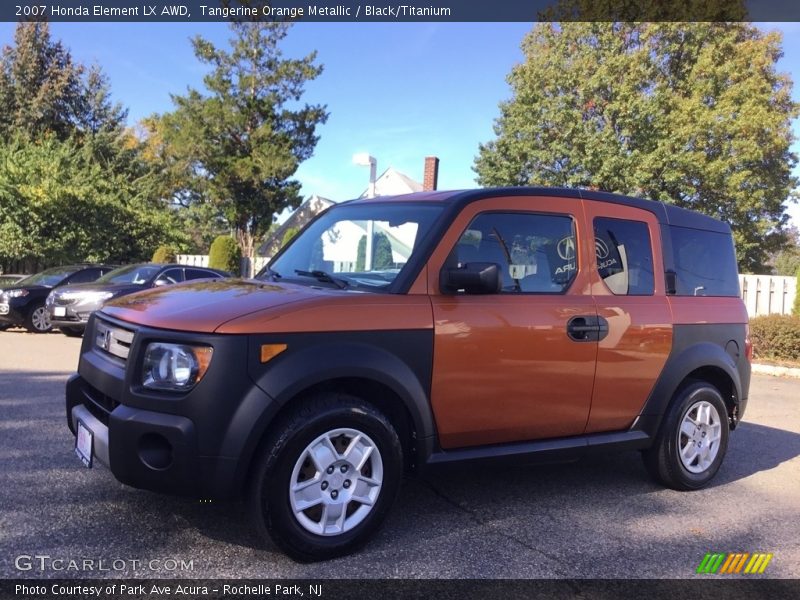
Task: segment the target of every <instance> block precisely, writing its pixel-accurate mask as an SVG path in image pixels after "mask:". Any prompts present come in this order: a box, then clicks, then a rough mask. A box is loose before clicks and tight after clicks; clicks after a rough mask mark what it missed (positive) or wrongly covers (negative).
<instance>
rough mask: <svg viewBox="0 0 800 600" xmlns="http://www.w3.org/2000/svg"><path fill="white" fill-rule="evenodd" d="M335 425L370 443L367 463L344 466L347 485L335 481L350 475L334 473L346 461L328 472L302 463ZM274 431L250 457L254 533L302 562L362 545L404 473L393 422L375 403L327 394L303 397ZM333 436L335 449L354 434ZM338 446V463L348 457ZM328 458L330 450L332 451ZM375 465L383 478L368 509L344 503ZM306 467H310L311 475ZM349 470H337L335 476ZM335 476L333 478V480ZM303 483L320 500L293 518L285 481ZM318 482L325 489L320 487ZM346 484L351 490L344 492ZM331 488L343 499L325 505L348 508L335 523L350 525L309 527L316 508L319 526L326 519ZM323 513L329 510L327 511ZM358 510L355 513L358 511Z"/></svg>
mask: <svg viewBox="0 0 800 600" xmlns="http://www.w3.org/2000/svg"><path fill="white" fill-rule="evenodd" d="M338 429H348V430H352V431H355V432H357V433H361V434H362V435H364V436H366V437H364V438H362V439H364V440H367V441H368V442H369V443H371V444H372V445H373V449H372V450H371V452H372V454H370V455H369V456H370V458H369V459H368V460H367V461H366V463H365V466H364V467H363V468H362V469H361V470H360V471H359V472H358V473H356V471H349V473H351V475H349V476H352V477H353V478H354V479H353V482H352V483H351V481H350V480H345V481H346V483H345V482H344V481H339V480H340V479H342V477H348V475H346V474H344V475H342V476H339V475H338V473H339V470H338V469H341V468H342V467H344V468H345V469H347V468H348V467H347V465H345V464H342V465H340V466H337V467H334V469H333V471H328V470H327V468H324V471H323V470H319V469H318V468H317V467H316V466H315V463H313V462H311V461H310V460H306V461H304V462H302V463H301V462H300V459H301V457H303V456H306V457H307V458H309V459H310V458H311V457H310V455H309V454H306V451H307V449H308V448H309V447H310V446H311V444H312V442H314V441H316V440H317V439H319V438H321V437H322V436H326V435H327V434H329V433H332V432H334V431H335V430H338ZM272 432H273V433H272V434H271V435H270V436H268V438H267V439H266V440H265V443H264V444H263V445H262V450H261V451H260V454H259V456H257V457H256V459H255V462H254V469H253V471H252V475H251V479H250V482H249V484H250V485H249V490H248V505H249V511H250V513H251V517H252V519H253V522H254V524H255V527H256V530H257V532H258V533H259V535H260V536H262V537H265V536H267V535H268V536H269V537H270V538H271V539H272V540H273V541H274V542H275V544H276V545H277V546H278V547H280V548H281V549H282V550H283V551H284V552H286V554H288V555H289V556H290V557H291V558H293V559H294V560H297V561H300V562H312V561H317V560H326V559H330V558H334V557H337V556H342V555H345V554H349V553H351V552H354V551H355V550H357V549H358V548H360V547H361V546H363V545H364V544H365V543H366V542H367V541H368V540H369V539H370V537H371V536H372V535H373V534H374V532H375V531H376V529H377V528H378V527H379V526H380V524H381V523H382V522H383V520H384V518H385V517H386V514H387V513H388V512H389V509H390V508H391V506H392V503H393V502H394V499H395V497H396V495H397V491H398V489H399V484H400V480H401V478H402V474H403V451H402V447H401V444H400V440H399V438H398V436H397V432H396V431H395V429H394V427H393V426H392V424H391V422H390V421H389V420H388V419H387V418H386V416H385V415H383V414H382V413H381V412H380V411H378V410H377V409H376V408H375V407H374V406H372V405H371V404H369V403H367V402H365V401H363V400H361V399H360V398H357V397H355V396H352V395H349V394H344V393H334V392H329V393H323V394H320V395H317V396H315V397H313V398H310V399H309V400H308V401H304V402H302V404H301V405H300V406H299V407H298V409H297V410H295V411H294V412H293V413H291V414H289V415H288V416H286V417H285V418H283V419H281V420H280V421H279V422H276V424H275V426H274V427H273V428H272ZM339 435H340V437H332V438H331V439H333V440H334V442H335V443H334V447H336V445H337V444H338V443H339V442H341V443H342V444H343V445H346V444H347V443H349V442H352V441H353V438H350V439H349V440H348V438H347V437H346V436H345V434H339ZM365 443H366V442H365ZM343 447H344V446H342V448H343ZM336 449H337V452H340V454H338V455H336V456H335V458H336V459H338V460H339V461H340V462H346V461H345V458H344V455H343V454H342V453H341V452H342V451H340V450H339V449H338V448H336ZM375 452H377V457H375ZM331 456H334V455H333V454H332V453H331ZM375 461H377V462H375ZM335 464H337V465H339V463H335ZM301 465H302V466H301ZM331 466H333V465H331ZM296 467H298V468H300V471H299V473H298V475H299V476H300V478H299V479H297V480H295V479H294V477H295V476H296V475H295V473H294V471H295V468H296ZM373 468H375V472H376V473H377V472H378V469H381V468H382V483H381V485H380V486H377V490H375V492H374V493H376V494H377V495H376V496H374V497H373V498H372V504H371V508H369V507H368V505H367V504H366V503H364V504H362V503H359V502H358V501H355V500H350V501H349V502H342V500H347V499H348V498H350V496H348V495H347V494H348V493H349V494H351V495H354V494H356V493H357V491H358V490H359V489H361V490H364V489H369V490H372V488H370V487H368V486H366V484H363V482H362V477H361V475H364V474H365V473H367V475H366V476H367V477H371V476H372V474H373V471H372V469H373ZM304 470H305V471H306V473H305V474H304ZM309 471H310V472H313V476H312V475H311V474H310V472H309ZM347 472H348V471H341V473H347ZM326 473H333V475H330V474H326ZM334 477H338V479H336V480H334V479H333V478H334ZM304 480H306V481H309V482H310V481H312V480H318V481H319V482H320V483H319V486H320V487H319V490H326V491H325V492H322V491H319V492H316V491H314V494H317V495H318V496H319V497H322V498H323V499H324V500H325V502H323V503H321V504H318V505H317V506H318V508H309V509H308V511H306V512H301V513H298V514H299V516H298V515H296V514H295V512H294V510H293V509H292V505H291V503H292V501H291V500H290V493H289V489H290V483H291V482H293V481H295V482H300V483H302V482H303V481H304ZM328 480H330V483H328ZM323 485H325V486H326V487H322V486H323ZM337 486H339V487H337ZM345 487H346V488H347V490H349V491H346V490H345ZM315 489H316V488H315ZM334 490H336V491H337V494H339V493H341V497H338V496H334V497H338V500H339V502H338V503H337V504H336V506H335V507H331V508H330V509H331V510H338V507H339V506H340V505H343V506H344V507H345V508H346V511H344V510H343V512H344V514H345V517H344V520H343V521H342V525H341V528H342V529H345V528H346V527H347V526H348V521H351V523H355V524H353V525H352V527H351V528H350V529H346V530H344V531H343V532H341V533H329V534H327V535H321V534H320V533H314V532H312V531H311V530H310V529H309V523H313V522H314V521H315V520H316V519H315V516H314V514H313V513H314V511H315V510H317V511H318V512H319V513H320V516H319V523H322V522H323V521H324V520H325V519H324V516H323V515H324V514H326V513H323V512H322V511H323V507H324V506H325V505H326V504H327V503H328V502H331V503H332V502H333V501H332V500H330V498H331V496H332V494H333V491H334ZM370 493H373V492H370ZM325 494H328V496H325ZM362 509H363V510H362ZM324 510H325V511H327V510H328V508H327V507H326V508H324ZM351 510H352V511H353V514H352V515H351V514H350V512H351ZM358 511H361V513H359V514H356V513H357V512H358ZM363 513H366V514H365V516H359V515H361V514H363ZM340 514H341V513H340ZM351 517H353V518H352V520H351ZM303 518H305V519H306V525H304V524H302V523H301V519H303ZM359 518H360V519H361V520H360V522H359V521H358V519H359ZM334 526H338V525H337V524H335V525H334ZM323 531H324V528H323Z"/></svg>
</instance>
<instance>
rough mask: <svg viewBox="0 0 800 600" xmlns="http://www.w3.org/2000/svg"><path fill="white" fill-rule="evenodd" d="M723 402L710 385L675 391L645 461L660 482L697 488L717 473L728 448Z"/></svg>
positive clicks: (727, 427)
mask: <svg viewBox="0 0 800 600" xmlns="http://www.w3.org/2000/svg"><path fill="white" fill-rule="evenodd" d="M728 435H729V423H728V413H727V410H726V407H725V402H724V401H723V400H722V396H721V395H720V393H719V391H718V390H717V389H716V388H715V387H714V386H712V385H711V384H709V383H706V382H702V381H698V382H694V383H691V384H689V385H687V386H685V387H683V388H682V389H680V390H679V391H678V393H677V394H676V396H675V399H674V401H673V402H672V404H671V405H670V408H669V410H668V412H667V415H666V417H665V420H664V424H663V426H662V428H661V431H660V432H659V435H658V437H657V438H656V442H655V444H654V445H653V447H652V448H650V449H649V450H647V451H645V452H644V454H643V456H644V462H645V466H646V467H647V469H648V471H649V472H650V474H651V475H652V476H653V477H654V478H655V479H656V480H657V481H659V482H660V483H662V484H664V485H665V486H667V487H670V488H673V489H676V490H696V489H700V488H702V487H703V486H705V485H706V484H708V482H709V481H711V479H712V478H713V477H714V475H716V474H717V471H718V470H719V468H720V465H721V464H722V460H723V459H724V458H725V452H726V451H727V449H728Z"/></svg>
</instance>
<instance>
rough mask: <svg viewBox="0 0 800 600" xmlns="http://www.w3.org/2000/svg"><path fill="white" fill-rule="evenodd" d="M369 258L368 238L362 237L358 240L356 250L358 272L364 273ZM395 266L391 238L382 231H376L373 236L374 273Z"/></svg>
mask: <svg viewBox="0 0 800 600" xmlns="http://www.w3.org/2000/svg"><path fill="white" fill-rule="evenodd" d="M366 258H367V236H365V235H362V236H361V239H360V240H358V249H357V250H356V271H363V270H364V269H365V268H366V262H367V261H366ZM393 266H394V258H393V257H392V243H391V242H390V241H389V237H388V236H387V235H386V234H385V233H383V232H382V231H376V232H375V233H374V234H373V235H372V269H371V270H372V271H380V270H383V269H391V268H392V267H393Z"/></svg>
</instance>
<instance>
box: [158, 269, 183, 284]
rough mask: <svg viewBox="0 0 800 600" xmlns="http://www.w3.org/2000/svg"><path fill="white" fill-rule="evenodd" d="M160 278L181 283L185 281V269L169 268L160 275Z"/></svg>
mask: <svg viewBox="0 0 800 600" xmlns="http://www.w3.org/2000/svg"><path fill="white" fill-rule="evenodd" d="M158 279H166V280H167V281H169V282H170V283H180V282H181V281H183V269H167V270H166V271H164V272H163V273H161V275H159V276H158Z"/></svg>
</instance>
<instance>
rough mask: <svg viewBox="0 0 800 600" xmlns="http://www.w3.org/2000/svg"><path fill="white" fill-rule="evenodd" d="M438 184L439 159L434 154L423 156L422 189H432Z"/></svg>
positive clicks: (429, 190) (428, 190) (427, 190)
mask: <svg viewBox="0 0 800 600" xmlns="http://www.w3.org/2000/svg"><path fill="white" fill-rule="evenodd" d="M438 185H439V159H438V158H436V157H435V156H426V157H425V174H424V175H423V177H422V189H423V191H426V192H432V191H434V190H435V189H436V188H437V186H438Z"/></svg>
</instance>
